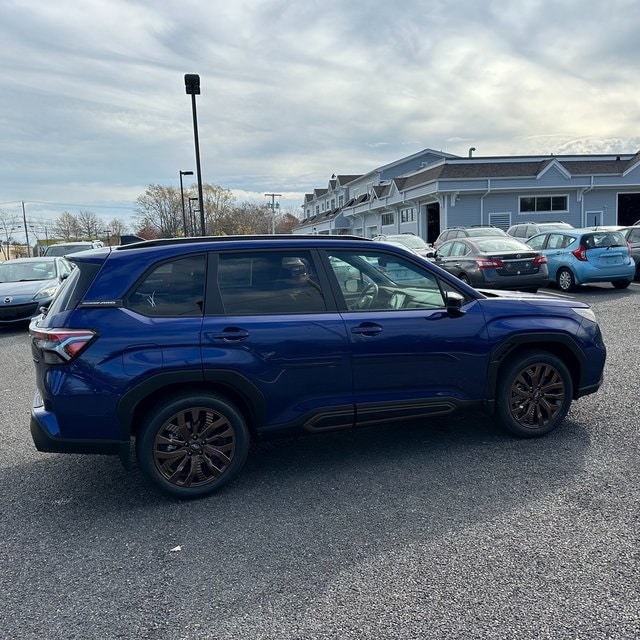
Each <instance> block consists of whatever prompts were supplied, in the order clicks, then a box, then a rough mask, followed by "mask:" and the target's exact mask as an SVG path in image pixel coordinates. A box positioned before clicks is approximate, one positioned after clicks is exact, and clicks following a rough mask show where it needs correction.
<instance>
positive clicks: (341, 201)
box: [338, 196, 344, 207]
mask: <svg viewBox="0 0 640 640" xmlns="http://www.w3.org/2000/svg"><path fill="white" fill-rule="evenodd" d="M343 204H344V196H338V206H339V207H341V206H342V205H343Z"/></svg>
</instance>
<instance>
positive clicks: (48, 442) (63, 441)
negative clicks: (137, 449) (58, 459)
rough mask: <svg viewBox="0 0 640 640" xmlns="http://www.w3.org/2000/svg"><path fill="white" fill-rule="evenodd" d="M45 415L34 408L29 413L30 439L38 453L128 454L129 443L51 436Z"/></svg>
mask: <svg viewBox="0 0 640 640" xmlns="http://www.w3.org/2000/svg"><path fill="white" fill-rule="evenodd" d="M39 413H46V412H44V411H43V410H38V409H36V408H34V409H32V411H31V425H30V426H31V437H32V438H33V442H34V444H35V445H36V449H37V450H38V451H44V452H46V453H94V454H102V455H120V456H122V455H123V454H128V451H129V447H130V443H129V441H125V442H123V441H120V440H90V439H79V438H63V437H61V436H60V435H54V434H52V433H51V432H50V431H49V429H48V428H47V422H46V420H43V419H42V418H43V417H44V416H42V415H38V414H39Z"/></svg>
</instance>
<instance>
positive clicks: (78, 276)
mask: <svg viewBox="0 0 640 640" xmlns="http://www.w3.org/2000/svg"><path fill="white" fill-rule="evenodd" d="M100 266H101V265H99V264H93V263H87V262H85V263H82V264H81V265H80V266H78V267H77V268H75V269H72V270H71V273H70V274H69V277H68V278H67V279H66V280H65V281H64V283H63V285H62V286H61V287H60V289H59V290H58V293H57V294H56V297H55V298H54V299H53V302H52V303H51V304H50V305H49V312H48V313H49V314H50V315H54V314H56V313H61V312H62V311H68V310H69V309H75V308H76V307H77V306H78V303H79V302H80V301H81V300H82V299H83V298H84V294H85V293H86V292H87V290H88V289H89V287H90V286H91V283H92V282H93V281H94V280H95V277H96V275H97V273H98V271H99V270H100Z"/></svg>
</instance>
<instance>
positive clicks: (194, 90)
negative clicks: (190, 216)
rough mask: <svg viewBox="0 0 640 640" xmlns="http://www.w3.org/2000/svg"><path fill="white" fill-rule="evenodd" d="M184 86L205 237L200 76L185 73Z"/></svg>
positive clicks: (201, 222) (202, 231) (202, 230)
mask: <svg viewBox="0 0 640 640" xmlns="http://www.w3.org/2000/svg"><path fill="white" fill-rule="evenodd" d="M184 86H185V89H186V92H187V95H190V96H191V111H192V112H193V140H194V142H195V147H196V172H197V174H198V200H199V205H200V232H201V235H205V231H206V229H205V224H204V198H203V196H202V173H201V171H200V144H199V143H198V117H197V115H196V96H197V95H198V96H199V95H200V76H199V75H198V74H197V73H186V74H185V76H184Z"/></svg>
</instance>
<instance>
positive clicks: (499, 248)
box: [434, 236, 549, 292]
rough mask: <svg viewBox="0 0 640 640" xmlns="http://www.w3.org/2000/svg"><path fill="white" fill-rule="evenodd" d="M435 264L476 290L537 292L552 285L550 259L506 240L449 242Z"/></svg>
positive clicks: (439, 251) (495, 237)
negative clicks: (550, 283) (548, 261)
mask: <svg viewBox="0 0 640 640" xmlns="http://www.w3.org/2000/svg"><path fill="white" fill-rule="evenodd" d="M434 260H435V263H436V264H437V265H438V266H439V267H442V268H443V269H445V270H446V271H448V272H449V273H451V274H453V275H454V276H456V277H457V278H459V279H460V280H462V281H463V282H466V283H467V284H470V285H472V286H474V287H488V288H495V289H512V290H513V289H515V290H520V291H533V292H535V291H537V290H538V288H540V287H546V286H547V285H548V284H549V273H548V271H547V258H546V257H545V256H544V255H542V254H541V253H540V252H539V251H533V250H532V249H530V248H529V247H527V246H526V245H523V244H522V242H520V241H519V240H516V239H515V238H509V237H507V236H505V237H498V236H494V237H491V236H489V237H483V238H459V239H458V240H449V241H447V242H445V243H444V244H443V245H441V246H440V247H438V249H436V253H435V256H434Z"/></svg>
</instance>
